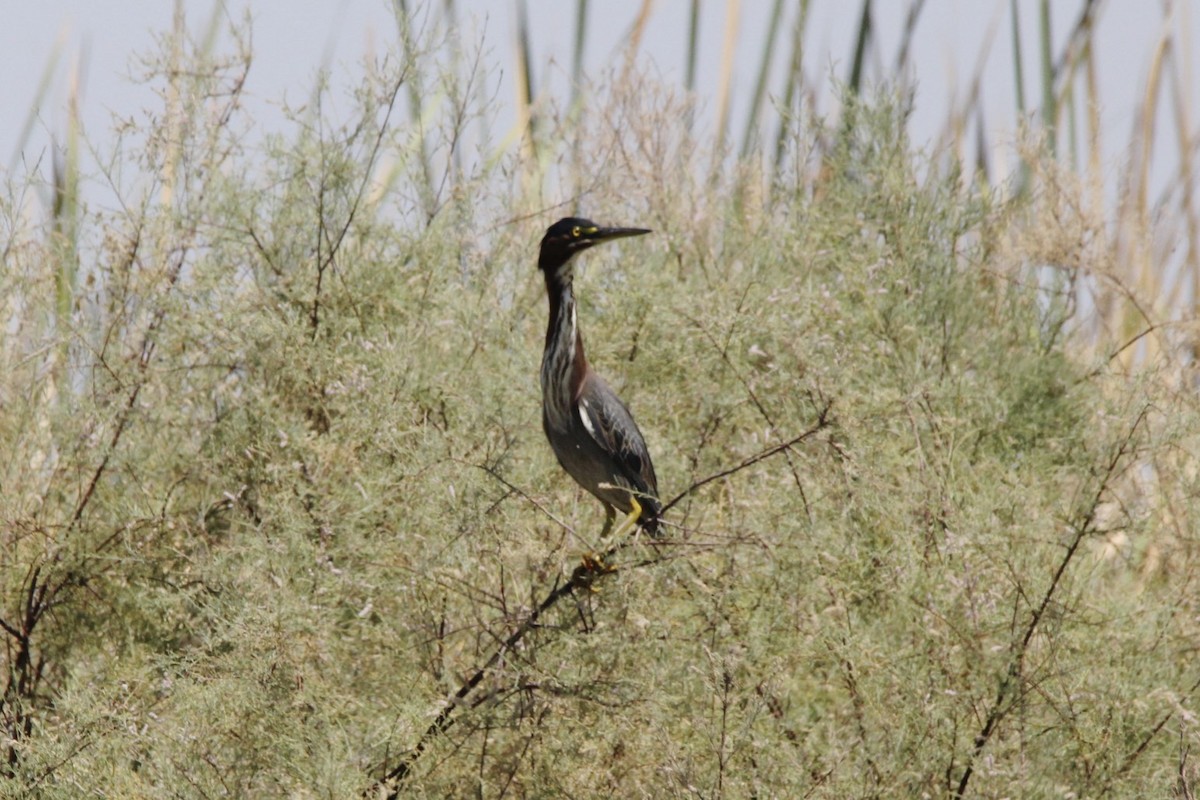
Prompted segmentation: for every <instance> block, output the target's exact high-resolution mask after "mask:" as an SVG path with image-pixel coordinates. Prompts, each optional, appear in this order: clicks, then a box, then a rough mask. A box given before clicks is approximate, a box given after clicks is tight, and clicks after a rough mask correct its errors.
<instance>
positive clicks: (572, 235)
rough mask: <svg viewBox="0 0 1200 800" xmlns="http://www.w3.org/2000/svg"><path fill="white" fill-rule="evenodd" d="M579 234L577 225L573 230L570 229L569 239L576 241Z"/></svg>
mask: <svg viewBox="0 0 1200 800" xmlns="http://www.w3.org/2000/svg"><path fill="white" fill-rule="evenodd" d="M580 233H581V231H580V230H579V226H578V225H576V226H575V227H574V228H571V237H572V238H574V239H578V238H579V234H580Z"/></svg>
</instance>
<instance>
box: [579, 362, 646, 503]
mask: <svg viewBox="0 0 1200 800" xmlns="http://www.w3.org/2000/svg"><path fill="white" fill-rule="evenodd" d="M578 407H579V413H580V416H584V415H586V416H587V419H586V423H587V424H586V425H585V427H586V428H587V429H588V433H590V434H591V436H592V438H593V439H595V440H596V443H597V444H599V445H600V447H601V448H602V449H603V450H604V451H605V452H606V453H608V454H609V455H610V456H611V457H612V458H613V460H614V461H615V462H616V463H617V465H618V467H619V468H620V469H621V471H622V473H623V474H624V477H625V479H626V480H627V481H629V484H630V486H632V487H633V488H634V490H635V491H637V492H638V493H640V494H645V495H649V496H650V497H652V498H657V497H658V478H657V477H655V475H654V464H652V463H651V462H650V451H649V450H647V449H646V440H645V439H643V438H642V432H641V431H640V430H638V426H637V423H636V422H634V421H633V415H632V414H630V413H629V409H628V408H626V406H625V404H624V403H623V402H621V398H619V397H617V394H616V392H614V391H613V390H612V389H611V388H609V386H608V384H607V383H605V382H604V379H603V378H601V377H600V376H599V375H597V374H595V373H589V374H588V376H587V378H586V379H585V380H584V382H583V385H582V386H581V387H580V390H579V402H578ZM642 504H643V505H646V503H645V502H643V503H642ZM657 505H658V503H657V502H654V503H653V504H652V507H656V506H657ZM655 511H657V509H656V508H655Z"/></svg>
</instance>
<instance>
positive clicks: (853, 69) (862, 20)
mask: <svg viewBox="0 0 1200 800" xmlns="http://www.w3.org/2000/svg"><path fill="white" fill-rule="evenodd" d="M871 27H872V23H871V0H863V4H862V13H861V14H860V15H859V18H858V33H857V34H856V35H855V37H854V59H853V61H851V66H850V75H849V76H848V77H847V79H846V84H847V85H848V86H849V87H850V91H851V92H852V93H853V94H859V93H861V92H862V88H863V87H862V83H863V65H864V64H865V63H866V58H867V46H868V45H869V44H870V43H871Z"/></svg>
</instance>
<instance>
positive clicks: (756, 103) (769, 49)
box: [742, 0, 783, 158]
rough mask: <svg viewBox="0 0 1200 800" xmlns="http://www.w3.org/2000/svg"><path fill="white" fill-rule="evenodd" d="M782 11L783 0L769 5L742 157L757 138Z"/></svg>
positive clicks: (744, 133) (747, 118)
mask: <svg viewBox="0 0 1200 800" xmlns="http://www.w3.org/2000/svg"><path fill="white" fill-rule="evenodd" d="M782 12H783V0H775V5H773V6H772V7H771V21H770V23H769V24H768V26H767V34H766V42H765V43H764V46H763V51H762V60H761V61H760V62H759V65H758V78H757V79H756V80H755V81H754V94H753V95H751V98H750V108H749V109H748V110H747V111H746V129H745V130H744V131H743V132H742V157H743V158H744V157H745V156H746V155H748V154H749V153H750V150H751V148H753V146H754V143H755V141H757V140H758V126H759V118H760V117H761V115H762V101H763V95H764V94H766V90H767V76H768V75H769V74H770V72H771V63H772V61H773V60H774V59H773V55H774V53H775V34H776V33H777V32H778V30H779V17H780V15H781V13H782Z"/></svg>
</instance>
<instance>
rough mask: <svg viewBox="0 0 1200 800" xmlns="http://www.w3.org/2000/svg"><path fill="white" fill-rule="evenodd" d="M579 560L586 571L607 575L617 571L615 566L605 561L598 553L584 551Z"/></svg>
mask: <svg viewBox="0 0 1200 800" xmlns="http://www.w3.org/2000/svg"><path fill="white" fill-rule="evenodd" d="M580 561H582V562H583V568H584V569H586V570H587V571H588V572H594V573H597V574H600V575H607V574H609V573H610V572H616V571H617V568H616V567H614V566H613V565H611V564H609V563H608V562H607V561H605V560H604V556H603V555H601V554H600V553H584V554H583V557H582V558H580Z"/></svg>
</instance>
